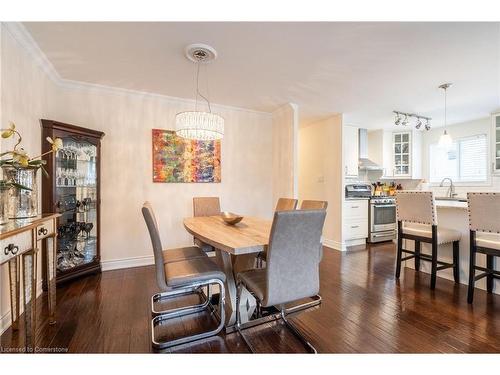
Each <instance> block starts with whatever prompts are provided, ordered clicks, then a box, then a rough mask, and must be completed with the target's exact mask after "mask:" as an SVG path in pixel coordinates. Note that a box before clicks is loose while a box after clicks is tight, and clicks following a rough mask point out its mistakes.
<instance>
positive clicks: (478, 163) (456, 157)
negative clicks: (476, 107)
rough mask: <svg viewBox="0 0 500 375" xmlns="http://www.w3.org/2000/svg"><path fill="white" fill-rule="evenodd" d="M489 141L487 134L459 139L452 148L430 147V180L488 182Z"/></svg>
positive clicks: (433, 145)
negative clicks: (446, 178) (446, 179)
mask: <svg viewBox="0 0 500 375" xmlns="http://www.w3.org/2000/svg"><path fill="white" fill-rule="evenodd" d="M487 155H488V141H487V138H486V134H479V135H475V136H472V137H466V138H459V139H457V140H455V141H454V142H453V144H452V146H451V147H450V148H449V149H448V148H446V149H445V148H442V147H440V146H439V145H438V144H437V143H435V144H432V145H430V161H429V163H430V166H429V167H430V180H431V182H441V180H442V179H443V178H445V177H449V178H451V179H452V180H453V181H454V182H486V180H487V179H488V172H487V171H488V169H487V168H488V156H487Z"/></svg>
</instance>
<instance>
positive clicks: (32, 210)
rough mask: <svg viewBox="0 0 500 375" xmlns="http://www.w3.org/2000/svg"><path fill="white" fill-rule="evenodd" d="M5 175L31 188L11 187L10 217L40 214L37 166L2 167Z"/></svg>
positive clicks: (28, 216)
mask: <svg viewBox="0 0 500 375" xmlns="http://www.w3.org/2000/svg"><path fill="white" fill-rule="evenodd" d="M2 170H3V177H4V179H6V180H11V181H15V182H16V183H18V184H20V185H23V186H25V187H27V188H30V189H31V190H25V189H17V188H11V189H9V194H8V201H7V204H8V216H9V218H10V219H25V218H30V217H35V216H37V215H38V184H37V179H36V172H37V171H38V169H37V168H15V167H6V166H4V167H2Z"/></svg>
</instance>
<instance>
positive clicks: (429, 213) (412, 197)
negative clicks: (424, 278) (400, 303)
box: [396, 191, 462, 289]
mask: <svg viewBox="0 0 500 375" xmlns="http://www.w3.org/2000/svg"><path fill="white" fill-rule="evenodd" d="M396 216H397V221H398V245H397V259H396V278H397V279H399V276H400V273H401V262H402V261H406V260H409V259H412V258H414V259H415V270H416V271H419V270H420V261H421V260H424V261H428V262H431V289H435V287H436V277H437V271H441V270H443V269H446V268H451V267H452V268H453V278H454V280H455V283H459V282H460V274H459V243H460V238H461V236H462V235H461V233H460V232H459V231H456V230H454V229H448V228H443V227H441V226H438V218H437V214H436V205H435V202H434V194H433V193H432V192H431V191H399V192H398V193H397V194H396ZM404 239H407V240H413V241H414V242H415V250H414V251H410V250H407V249H404V248H403V240H404ZM422 242H424V243H430V244H431V249H432V251H431V255H428V254H423V253H422V252H421V244H422ZM448 243H451V244H453V263H446V262H443V261H440V260H438V247H439V245H444V244H448ZM403 253H406V254H410V255H408V256H406V257H404V258H403Z"/></svg>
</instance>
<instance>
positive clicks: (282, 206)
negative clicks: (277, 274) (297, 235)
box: [257, 198, 298, 268]
mask: <svg viewBox="0 0 500 375" xmlns="http://www.w3.org/2000/svg"><path fill="white" fill-rule="evenodd" d="M297 203H298V199H291V198H279V199H278V202H277V203H276V208H275V209H274V212H276V211H292V210H295V209H296V208H297ZM266 258H267V252H266V251H262V252H261V253H259V254H257V267H259V268H262V267H263V265H264V264H263V262H264V261H265V260H266Z"/></svg>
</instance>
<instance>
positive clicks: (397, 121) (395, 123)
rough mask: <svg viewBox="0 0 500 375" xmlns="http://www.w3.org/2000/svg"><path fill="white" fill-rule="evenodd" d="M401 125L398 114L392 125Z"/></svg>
mask: <svg viewBox="0 0 500 375" xmlns="http://www.w3.org/2000/svg"><path fill="white" fill-rule="evenodd" d="M399 124H401V116H400V115H399V113H398V114H397V115H396V121H394V125H396V126H397V125H399Z"/></svg>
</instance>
